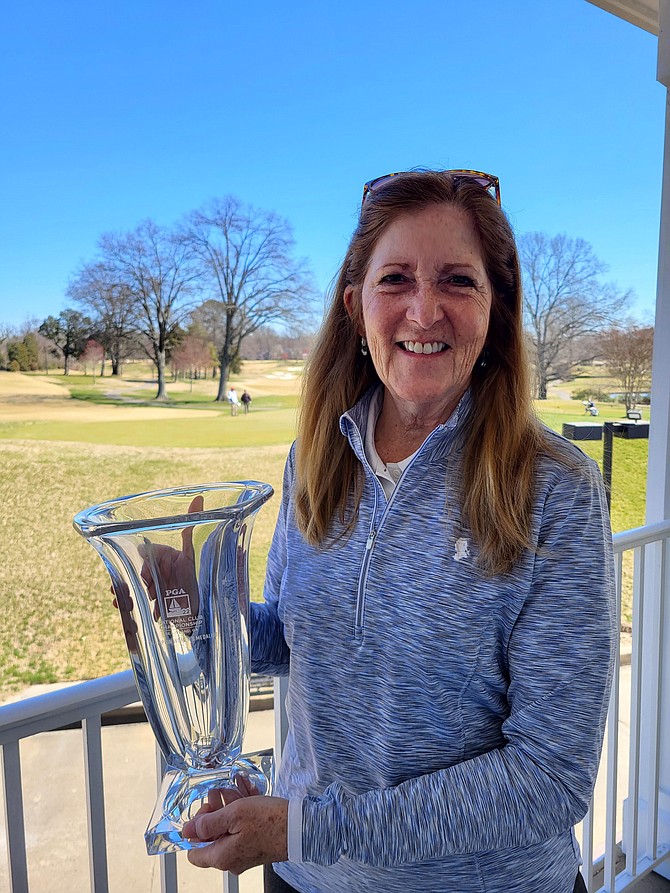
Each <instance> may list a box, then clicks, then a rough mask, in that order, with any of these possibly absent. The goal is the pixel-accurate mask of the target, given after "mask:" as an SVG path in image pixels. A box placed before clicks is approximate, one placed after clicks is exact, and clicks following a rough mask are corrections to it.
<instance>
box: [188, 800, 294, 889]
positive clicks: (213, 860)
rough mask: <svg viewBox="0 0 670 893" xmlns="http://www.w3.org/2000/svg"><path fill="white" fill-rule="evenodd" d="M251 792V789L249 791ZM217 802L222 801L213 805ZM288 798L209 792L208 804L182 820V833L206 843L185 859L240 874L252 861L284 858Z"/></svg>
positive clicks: (275, 860) (281, 860) (268, 861)
mask: <svg viewBox="0 0 670 893" xmlns="http://www.w3.org/2000/svg"><path fill="white" fill-rule="evenodd" d="M250 793H252V794H253V791H250ZM216 795H218V796H219V802H223V803H224V805H223V806H222V807H221V808H218V809H217V808H215V807H216V806H217V805H218V804H217V799H216ZM287 824H288V800H284V799H282V798H281V797H258V796H249V794H247V793H243V792H241V791H230V790H222V791H217V792H216V794H215V795H214V796H212V795H211V794H210V798H209V804H208V805H207V806H205V807H203V808H202V809H201V810H200V812H199V813H198V815H197V816H196V817H195V818H194V819H192V820H191V821H189V822H186V824H185V825H184V828H183V830H182V836H183V837H186V838H188V839H189V840H192V841H194V842H209V841H211V843H210V845H209V846H205V847H199V848H198V849H193V850H189V851H188V861H189V862H190V863H191V864H192V865H197V866H198V867H199V868H219V869H220V870H221V871H231V872H232V873H233V874H242V872H243V871H246V870H247V869H248V868H253V867H254V866H255V865H264V864H267V863H270V862H285V861H286V860H287V859H288V831H287Z"/></svg>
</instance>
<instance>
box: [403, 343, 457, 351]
mask: <svg viewBox="0 0 670 893" xmlns="http://www.w3.org/2000/svg"><path fill="white" fill-rule="evenodd" d="M400 343H401V344H402V346H403V347H404V348H405V350H408V351H409V352H410V353H440V352H441V351H443V350H446V349H447V345H446V344H445V343H444V341H431V342H430V343H429V344H422V343H421V342H420V341H401V342H400Z"/></svg>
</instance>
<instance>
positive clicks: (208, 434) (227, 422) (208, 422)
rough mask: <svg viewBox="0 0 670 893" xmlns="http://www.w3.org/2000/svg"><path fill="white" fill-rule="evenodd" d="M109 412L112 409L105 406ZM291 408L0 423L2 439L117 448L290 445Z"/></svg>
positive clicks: (293, 424)
mask: <svg viewBox="0 0 670 893" xmlns="http://www.w3.org/2000/svg"><path fill="white" fill-rule="evenodd" d="M108 414H110V415H113V408H112V407H110V408H109V413H108ZM294 431H295V409H278V410H276V409H270V410H266V411H263V410H258V409H255V410H254V411H253V412H250V413H249V414H248V415H243V414H242V413H240V414H239V415H237V416H235V417H234V418H233V417H231V416H230V413H229V411H228V409H227V408H226V410H225V412H216V413H212V414H211V415H210V416H208V417H205V418H203V417H201V416H200V415H198V414H196V413H194V414H193V418H192V419H189V418H174V419H159V420H156V421H153V420H150V419H149V420H147V419H144V418H143V419H141V420H138V421H128V420H127V419H126V418H124V419H123V420H122V421H118V422H115V421H113V420H110V421H64V422H58V421H27V422H7V423H4V424H3V423H0V439H2V440H40V441H52V442H57V441H69V442H74V443H90V444H113V445H116V446H158V447H194V448H195V447H238V448H242V447H253V446H272V445H275V444H280V443H290V442H291V440H292V439H293V437H294Z"/></svg>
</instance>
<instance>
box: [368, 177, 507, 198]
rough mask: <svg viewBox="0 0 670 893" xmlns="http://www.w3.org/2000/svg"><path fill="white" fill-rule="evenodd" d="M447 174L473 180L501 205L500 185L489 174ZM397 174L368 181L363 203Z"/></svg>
mask: <svg viewBox="0 0 670 893" xmlns="http://www.w3.org/2000/svg"><path fill="white" fill-rule="evenodd" d="M443 173H445V174H452V175H453V176H454V177H455V178H456V179H459V180H472V181H474V182H475V183H477V184H478V185H479V186H481V187H482V188H483V189H486V191H487V192H490V193H491V195H492V197H493V198H495V200H496V202H497V203H498V204H500V186H499V184H498V178H497V177H491V176H489V175H488V174H484V173H480V172H479V171H464V170H456V171H443ZM397 176H398V175H397V173H395V174H384V176H383V177H377V178H376V179H374V180H368V182H367V183H366V184H365V186H364V187H363V202H365V199H366V198H367V197H368V195H369V194H370V193H371V192H374V191H375V190H376V189H379V187H380V186H383V185H384V184H385V183H388V181H389V180H391V179H393V177H397Z"/></svg>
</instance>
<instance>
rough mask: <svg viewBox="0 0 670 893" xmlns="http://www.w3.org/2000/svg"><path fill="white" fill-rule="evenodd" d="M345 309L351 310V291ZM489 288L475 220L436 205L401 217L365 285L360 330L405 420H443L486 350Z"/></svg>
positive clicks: (380, 247)
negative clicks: (409, 418) (484, 348)
mask: <svg viewBox="0 0 670 893" xmlns="http://www.w3.org/2000/svg"><path fill="white" fill-rule="evenodd" d="M345 304H346V306H347V309H349V311H350V312H351V310H352V309H353V291H352V290H351V289H348V290H347V293H346V294H345ZM490 311H491V283H490V282H489V278H488V276H487V274H486V269H485V266H484V261H483V258H482V253H481V247H480V243H479V237H478V235H477V232H476V230H475V228H474V226H473V223H472V220H471V218H470V215H469V214H468V213H467V212H465V211H463V210H462V209H460V208H457V207H455V206H453V205H433V206H431V207H429V208H426V209H424V210H423V211H419V212H417V213H416V214H406V215H403V216H402V217H399V218H398V219H397V220H395V221H394V222H393V223H392V224H391V225H390V226H389V227H388V229H387V230H386V231H385V232H384V234H383V235H382V236H381V238H380V239H379V241H378V243H377V245H376V247H375V250H374V252H373V254H372V257H371V259H370V264H369V266H368V271H367V273H366V276H365V279H364V280H363V285H362V327H361V330H360V334H361V335H363V336H365V338H366V339H367V342H368V345H369V349H370V357H371V359H372V362H373V363H374V365H375V369H376V370H377V373H378V375H379V377H380V379H381V380H382V382H383V383H384V385H385V387H386V390H387V396H390V397H391V399H392V400H393V401H394V403H395V404H396V408H397V409H398V411H399V412H400V413H401V414H402V415H411V416H412V417H414V418H417V419H419V420H420V419H424V420H426V421H435V423H438V422H439V421H444V420H446V418H448V416H449V415H450V414H451V412H452V411H453V409H454V408H455V406H456V404H457V403H458V401H459V399H460V398H461V396H462V395H463V393H464V392H465V390H466V388H467V387H468V384H469V382H470V376H471V374H472V370H473V367H474V365H475V363H476V361H477V359H478V357H479V355H480V353H481V351H482V348H483V347H484V342H485V340H486V334H487V331H488V325H489V315H490Z"/></svg>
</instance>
